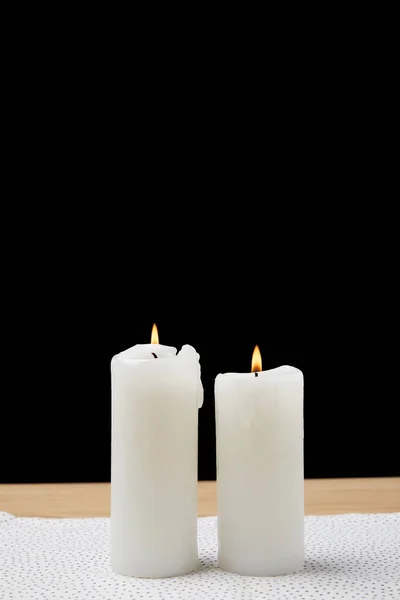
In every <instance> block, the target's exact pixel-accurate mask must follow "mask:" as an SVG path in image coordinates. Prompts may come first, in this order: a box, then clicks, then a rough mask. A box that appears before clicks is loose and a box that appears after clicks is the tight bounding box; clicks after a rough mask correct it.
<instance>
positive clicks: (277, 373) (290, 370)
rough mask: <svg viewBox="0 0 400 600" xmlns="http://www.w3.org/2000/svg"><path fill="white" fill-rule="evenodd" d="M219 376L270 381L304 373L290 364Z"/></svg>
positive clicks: (220, 375) (300, 375) (295, 376)
mask: <svg viewBox="0 0 400 600" xmlns="http://www.w3.org/2000/svg"><path fill="white" fill-rule="evenodd" d="M217 377H241V378H243V377H247V378H253V379H254V378H256V379H266V380H268V381H271V382H273V381H279V380H281V379H288V378H298V377H301V378H302V377H303V373H302V372H301V371H300V369H297V368H296V367H291V366H290V365H282V366H281V367H276V368H275V369H269V370H267V371H257V372H255V373H220V374H219V375H217Z"/></svg>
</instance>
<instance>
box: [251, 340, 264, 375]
mask: <svg viewBox="0 0 400 600" xmlns="http://www.w3.org/2000/svg"><path fill="white" fill-rule="evenodd" d="M256 371H262V362H261V352H260V348H259V347H258V346H256V347H255V348H254V352H253V358H252V359H251V372H252V373H255V372H256Z"/></svg>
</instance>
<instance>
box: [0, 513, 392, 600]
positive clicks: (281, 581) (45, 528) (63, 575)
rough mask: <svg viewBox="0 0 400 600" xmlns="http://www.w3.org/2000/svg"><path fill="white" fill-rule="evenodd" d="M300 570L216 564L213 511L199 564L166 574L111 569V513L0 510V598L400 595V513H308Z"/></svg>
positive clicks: (295, 599)
mask: <svg viewBox="0 0 400 600" xmlns="http://www.w3.org/2000/svg"><path fill="white" fill-rule="evenodd" d="M305 522H306V534H305V535H306V538H305V539H306V563H305V567H304V569H303V571H301V572H299V573H296V574H294V575H285V576H282V577H271V578H259V577H243V576H240V575H233V574H230V573H225V572H223V571H221V570H220V569H219V568H218V566H217V532H216V526H217V520H216V518H215V517H209V518H203V519H199V528H198V537H199V554H200V562H201V565H200V568H199V571H197V572H196V573H192V574H190V575H186V576H184V577H175V578H170V579H162V580H160V579H155V580H151V579H132V578H129V577H123V576H120V575H115V574H114V573H112V572H111V569H110V560H109V519H106V518H104V519H100V518H97V519H39V518H17V517H14V516H12V515H9V514H7V513H0V598H1V600H3V599H4V600H5V599H6V600H113V599H116V600H128V599H129V600H149V599H157V600H261V599H265V600H317V599H318V600H320V599H323V600H342V599H343V600H354V599H357V600H358V599H360V600H386V599H387V600H400V513H395V514H370V515H359V514H350V515H340V516H329V517H306V520H305Z"/></svg>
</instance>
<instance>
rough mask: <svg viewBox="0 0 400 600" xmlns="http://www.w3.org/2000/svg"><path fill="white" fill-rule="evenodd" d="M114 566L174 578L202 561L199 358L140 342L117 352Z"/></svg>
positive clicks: (126, 571) (118, 569)
mask: <svg viewBox="0 0 400 600" xmlns="http://www.w3.org/2000/svg"><path fill="white" fill-rule="evenodd" d="M111 374H112V453H111V455H112V458H111V567H112V570H113V571H115V572H116V573H119V574H122V575H129V576H132V577H151V578H155V577H170V576H174V575H182V574H184V573H188V572H190V571H192V570H194V569H196V568H197V566H198V553H197V438H198V408H199V406H201V404H202V401H203V388H202V385H201V380H200V367H199V356H198V354H197V353H196V352H195V350H194V349H193V348H192V347H191V346H184V347H183V348H182V350H181V352H179V353H178V354H177V355H176V349H175V348H170V347H167V346H161V345H158V344H145V345H137V346H134V347H133V348H130V349H129V350H127V351H125V352H122V353H121V354H118V355H116V356H114V357H113V359H112V361H111Z"/></svg>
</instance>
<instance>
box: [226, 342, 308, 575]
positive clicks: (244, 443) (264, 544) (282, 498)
mask: <svg viewBox="0 0 400 600" xmlns="http://www.w3.org/2000/svg"><path fill="white" fill-rule="evenodd" d="M261 364H262V363H261V353H260V351H259V348H258V346H256V347H255V350H254V353H253V359H252V372H251V373H225V374H219V375H218V376H217V378H216V380H215V410H216V433H217V501H218V541H219V554H218V561H219V566H220V567H221V568H222V569H223V570H225V571H230V572H232V573H238V574H241V575H253V576H270V575H284V574H287V573H292V572H295V571H298V570H300V569H301V568H302V567H303V562H304V470H303V437H304V436H303V374H302V372H301V371H299V370H298V369H296V368H294V367H290V366H281V367H278V368H276V369H271V370H269V371H262V370H261Z"/></svg>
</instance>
